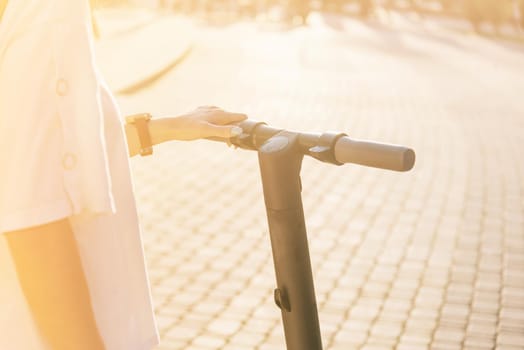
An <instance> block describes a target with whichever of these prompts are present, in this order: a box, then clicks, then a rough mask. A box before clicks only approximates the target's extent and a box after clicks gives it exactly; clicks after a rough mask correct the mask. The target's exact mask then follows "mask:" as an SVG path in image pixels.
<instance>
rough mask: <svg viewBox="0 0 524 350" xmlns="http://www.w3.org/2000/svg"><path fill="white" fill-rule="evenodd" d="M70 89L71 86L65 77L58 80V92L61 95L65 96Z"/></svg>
mask: <svg viewBox="0 0 524 350" xmlns="http://www.w3.org/2000/svg"><path fill="white" fill-rule="evenodd" d="M68 91H69V86H68V85H67V81H66V80H65V79H58V80H57V82H56V93H57V94H58V95H59V96H65V95H66V94H67V92H68Z"/></svg>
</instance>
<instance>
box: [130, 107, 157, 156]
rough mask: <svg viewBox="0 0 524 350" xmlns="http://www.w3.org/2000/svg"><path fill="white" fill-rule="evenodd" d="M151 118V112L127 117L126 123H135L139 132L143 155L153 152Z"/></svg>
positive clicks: (141, 153)
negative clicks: (150, 129)
mask: <svg viewBox="0 0 524 350" xmlns="http://www.w3.org/2000/svg"><path fill="white" fill-rule="evenodd" d="M150 120H151V114H149V113H139V114H134V115H130V116H127V117H126V123H127V124H133V125H134V126H135V129H136V131H137V133H138V140H139V141H140V155H141V156H142V157H143V156H149V155H151V154H153V143H152V142H151V134H150V133H149V121H150Z"/></svg>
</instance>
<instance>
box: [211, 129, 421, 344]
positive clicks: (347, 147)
mask: <svg viewBox="0 0 524 350" xmlns="http://www.w3.org/2000/svg"><path fill="white" fill-rule="evenodd" d="M239 126H240V127H241V128H242V130H243V132H242V134H240V135H239V136H237V137H234V138H231V139H217V138H213V139H212V140H214V141H222V142H227V143H230V144H232V145H234V146H236V147H239V148H243V149H248V150H255V151H257V152H258V159H259V166H260V173H261V177H262V186H263V191H264V200H265V205H266V212H267V218H268V224H269V233H270V239H271V248H272V252H273V263H274V266H275V273H276V281H277V288H276V289H275V290H274V299H275V303H276V305H277V306H278V307H279V308H280V310H281V313H282V320H283V325H284V334H285V339H286V345H287V349H288V350H321V349H322V340H321V335H320V326H319V319H318V311H317V303H316V298H315V288H314V283H313V275H312V271H311V261H310V257H309V248H308V241H307V233H306V226H305V220H304V210H303V207H302V197H301V191H302V185H301V182H300V168H301V165H302V159H303V157H304V155H308V156H311V157H313V158H315V159H318V160H320V161H322V162H326V163H330V164H334V165H342V164H344V163H356V164H360V165H365V166H370V167H375V168H382V169H389V170H395V171H409V170H411V169H412V168H413V165H414V164H415V152H414V151H413V150H412V149H410V148H407V147H403V146H398V145H391V144H383V143H376V142H370V141H360V140H355V139H351V138H349V137H348V136H347V135H346V134H344V133H337V132H327V133H301V132H293V131H287V130H283V129H277V128H273V127H270V126H268V125H266V124H265V123H263V122H257V121H253V120H247V121H244V122H242V123H240V124H239Z"/></svg>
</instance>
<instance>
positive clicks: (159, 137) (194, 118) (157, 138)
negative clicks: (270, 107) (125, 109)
mask: <svg viewBox="0 0 524 350" xmlns="http://www.w3.org/2000/svg"><path fill="white" fill-rule="evenodd" d="M246 118H247V116H246V115H245V114H242V113H232V112H227V111H224V110H222V109H220V108H218V107H213V106H205V107H198V108H197V109H195V110H194V111H192V112H189V113H186V114H182V115H179V116H176V117H162V118H154V119H150V120H149V121H148V122H147V124H146V125H147V128H148V131H149V135H150V137H151V144H152V146H155V145H158V144H159V143H162V142H166V141H170V140H181V141H189V140H197V139H201V138H206V137H219V138H224V139H227V138H231V137H235V136H238V135H240V134H241V133H242V128H240V127H239V126H237V123H239V122H241V121H243V120H245V119H246ZM124 128H125V134H126V138H127V146H128V153H129V156H130V157H132V156H134V155H136V154H139V153H140V148H141V147H140V139H139V136H138V132H137V129H136V126H135V124H133V123H131V124H129V123H126V124H125V127H124Z"/></svg>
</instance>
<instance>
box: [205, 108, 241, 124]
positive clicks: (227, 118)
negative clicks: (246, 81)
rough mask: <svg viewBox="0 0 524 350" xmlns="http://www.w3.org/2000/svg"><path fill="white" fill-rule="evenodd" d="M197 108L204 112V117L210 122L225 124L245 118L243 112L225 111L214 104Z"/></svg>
mask: <svg viewBox="0 0 524 350" xmlns="http://www.w3.org/2000/svg"><path fill="white" fill-rule="evenodd" d="M197 109H198V110H201V111H204V112H205V117H204V119H205V120H206V121H208V122H209V123H211V124H217V125H226V124H233V123H238V122H241V121H243V120H245V119H247V116H246V115H245V114H244V113H233V112H227V111H225V110H223V109H221V108H218V107H215V106H203V107H199V108H197Z"/></svg>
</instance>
